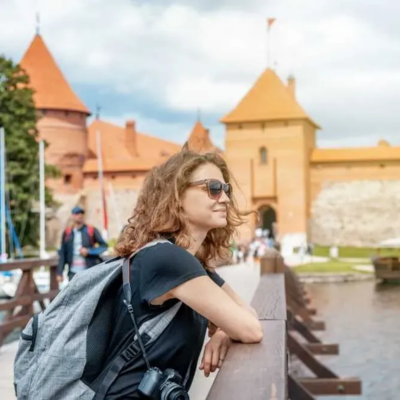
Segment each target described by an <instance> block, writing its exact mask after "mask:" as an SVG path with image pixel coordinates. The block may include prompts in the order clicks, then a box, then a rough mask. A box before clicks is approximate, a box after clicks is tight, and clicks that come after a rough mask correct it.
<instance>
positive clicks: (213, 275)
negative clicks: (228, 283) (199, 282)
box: [207, 269, 225, 287]
mask: <svg viewBox="0 0 400 400" xmlns="http://www.w3.org/2000/svg"><path fill="white" fill-rule="evenodd" d="M207 274H208V276H209V277H210V278H211V279H212V280H213V281H214V283H216V284H217V285H218V286H219V287H222V286H223V284H224V283H225V281H224V280H223V279H222V278H221V277H220V276H219V275H218V274H217V272H216V271H215V269H213V270H212V271H210V270H207Z"/></svg>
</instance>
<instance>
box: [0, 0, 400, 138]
mask: <svg viewBox="0 0 400 400" xmlns="http://www.w3.org/2000/svg"><path fill="white" fill-rule="evenodd" d="M372 4H373V3H372V0H365V1H361V0H349V1H348V2H346V3H340V7H339V5H338V3H337V2H335V1H333V0H323V1H316V0H313V1H311V0H310V1H308V2H304V1H298V0H286V1H284V2H282V1H278V0H271V1H270V2H268V4H266V3H265V1H262V0H252V1H246V2H243V1H239V0H230V1H227V0H220V1H214V0H213V1H211V0H202V1H200V0H199V1H192V2H187V1H177V0H176V1H161V0H156V1H150V2H148V1H139V0H113V1H112V2H110V1H108V0H85V1H81V0H69V1H68V2H65V1H63V0H36V5H35V2H32V1H30V0H14V1H3V2H1V3H0V30H1V31H0V33H1V34H0V48H2V49H3V50H4V52H5V53H6V54H9V55H12V56H13V57H14V58H16V59H18V58H19V57H20V56H21V54H22V52H23V51H24V50H25V48H26V46H27V44H28V43H29V41H30V40H31V38H32V35H33V32H34V14H35V12H36V11H37V9H40V10H41V19H42V33H43V36H44V38H45V40H46V42H47V43H48V45H49V47H50V48H51V50H52V52H53V54H54V55H55V57H56V59H57V60H58V61H59V64H60V65H61V66H62V68H63V70H64V71H65V73H66V75H67V77H68V78H69V79H70V80H71V81H72V83H85V84H93V85H99V84H102V85H103V86H107V87H108V88H109V90H113V91H114V92H116V93H122V94H125V95H127V94H128V95H132V97H135V98H140V96H144V97H146V99H147V100H148V99H150V100H151V101H153V102H154V103H157V105H161V106H162V107H164V108H165V110H167V111H168V110H171V111H174V112H192V113H194V112H195V110H196V109H198V108H201V109H202V111H203V113H205V114H207V115H210V116H211V115H212V116H213V117H214V118H215V125H216V126H217V119H219V118H221V117H222V116H223V115H225V114H226V113H227V112H229V111H230V110H231V109H232V108H233V107H234V106H235V105H236V104H237V102H238V101H239V100H240V98H241V97H242V96H243V95H244V93H245V92H246V90H248V88H249V87H250V86H251V85H252V84H253V82H254V81H255V79H256V78H257V77H258V75H259V74H260V73H261V72H262V70H263V69H264V68H265V66H266V22H265V18H266V17H267V16H274V17H277V21H276V23H275V24H274V26H273V29H272V37H271V38H272V59H273V61H274V65H276V69H277V72H278V73H279V75H280V76H281V77H282V78H286V77H287V76H288V75H289V74H290V73H293V74H295V76H296V77H297V96H298V99H299V101H300V103H301V104H302V105H303V107H304V108H305V109H306V110H307V112H308V113H309V114H310V116H311V117H312V118H313V119H314V120H316V121H317V122H318V123H319V124H320V125H321V126H322V127H323V128H324V131H323V132H321V133H320V135H319V136H320V137H321V138H324V139H323V141H322V142H321V143H336V142H337V141H339V142H340V141H341V140H342V141H343V145H346V141H347V143H350V142H349V140H350V139H348V138H349V137H360V136H366V137H369V138H371V139H370V140H372V138H374V139H376V140H377V139H378V138H379V137H391V138H393V140H394V142H397V143H398V144H400V141H399V139H397V136H396V134H397V132H399V131H400V117H398V111H397V108H398V104H400V69H399V68H398V60H399V58H400V28H399V27H400V24H398V23H397V17H396V15H398V14H396V12H397V11H399V9H400V6H398V5H397V4H394V5H393V4H391V5H390V6H386V7H385V6H384V4H383V3H382V4H381V5H380V6H374V7H372ZM374 4H375V3H374ZM375 15H379V16H383V15H386V17H385V18H383V17H382V18H379V19H377V18H374V16H375ZM125 112H126V110H121V113H120V114H121V115H122V114H124V113H125ZM139 117H140V118H144V119H143V121H141V120H139V119H138V125H139V126H140V125H141V124H143V125H146V124H148V126H149V132H150V133H152V132H153V131H152V129H155V131H154V133H156V131H161V128H162V126H165V127H168V128H166V129H165V131H166V132H167V131H168V132H170V133H171V135H173V136H172V137H171V140H173V137H175V136H174V131H175V130H177V131H179V132H182V130H183V129H184V127H185V129H186V128H189V131H190V129H191V126H186V124H184V123H182V124H178V126H176V124H169V123H168V122H167V123H165V122H163V121H159V120H157V119H156V117H154V119H152V118H149V117H148V116H147V117H146V118H145V117H143V116H138V118H139ZM116 118H118V117H116ZM149 121H153V122H152V123H150V122H149ZM157 124H159V126H157ZM150 128H151V129H150ZM221 131H222V127H220V126H219V128H218V135H217V136H218V137H219V136H220V132H221ZM186 134H187V132H186ZM399 136H400V135H399ZM357 140H358V139H357ZM376 140H375V141H376ZM217 142H218V141H217ZM218 144H220V143H218Z"/></svg>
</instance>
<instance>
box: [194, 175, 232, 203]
mask: <svg viewBox="0 0 400 400" xmlns="http://www.w3.org/2000/svg"><path fill="white" fill-rule="evenodd" d="M201 185H206V186H207V192H208V197H209V198H210V199H213V200H219V199H220V198H221V196H222V191H224V192H225V194H226V195H227V196H228V197H229V198H231V195H232V186H231V184H230V183H222V182H221V181H219V180H218V179H203V180H201V181H196V182H190V183H189V184H188V186H189V187H191V186H201Z"/></svg>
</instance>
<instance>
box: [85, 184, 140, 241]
mask: <svg viewBox="0 0 400 400" xmlns="http://www.w3.org/2000/svg"><path fill="white" fill-rule="evenodd" d="M138 194H139V190H136V189H120V188H118V189H117V188H116V189H114V190H113V192H112V193H107V211H108V225H109V229H108V239H117V238H118V236H119V234H120V232H121V229H122V228H123V227H124V226H125V225H126V224H127V223H128V218H130V217H131V215H132V214H133V209H134V207H135V205H136V201H137V197H138ZM86 204H87V205H90V206H87V214H86V219H87V222H88V223H90V224H93V225H94V226H96V227H97V228H98V229H100V230H101V228H102V226H103V217H102V203H101V197H100V192H99V191H98V190H86Z"/></svg>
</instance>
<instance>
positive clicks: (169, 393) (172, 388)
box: [161, 383, 190, 400]
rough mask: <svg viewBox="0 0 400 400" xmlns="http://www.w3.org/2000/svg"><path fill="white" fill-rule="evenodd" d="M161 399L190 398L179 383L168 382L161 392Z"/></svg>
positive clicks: (188, 399)
mask: <svg viewBox="0 0 400 400" xmlns="http://www.w3.org/2000/svg"><path fill="white" fill-rule="evenodd" d="M161 400H190V398H189V395H188V394H187V392H186V390H185V389H184V388H183V387H182V386H181V385H178V384H176V383H170V384H169V385H167V386H165V388H164V390H163V391H162V392H161Z"/></svg>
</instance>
